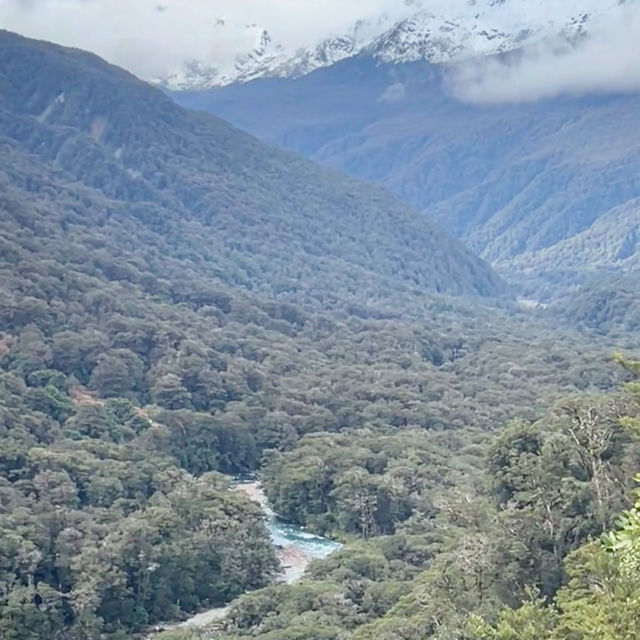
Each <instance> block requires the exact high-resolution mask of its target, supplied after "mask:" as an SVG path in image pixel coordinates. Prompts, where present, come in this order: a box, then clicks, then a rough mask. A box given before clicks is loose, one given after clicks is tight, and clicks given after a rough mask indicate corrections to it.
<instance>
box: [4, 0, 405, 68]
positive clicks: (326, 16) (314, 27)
mask: <svg viewBox="0 0 640 640" xmlns="http://www.w3.org/2000/svg"><path fill="white" fill-rule="evenodd" d="M403 4H404V3H403V1H402V0H0V27H2V28H5V29H9V30H11V31H17V32H19V33H22V34H24V35H28V36H31V37H36V38H42V39H45V40H53V41H55V42H58V43H60V44H65V45H69V46H75V47H79V48H82V49H88V50H91V51H93V52H95V53H97V54H99V55H101V56H102V57H104V58H106V59H107V60H109V61H111V62H114V63H115V64H118V65H121V66H124V67H126V68H128V69H130V70H131V71H133V72H134V73H137V74H138V75H141V76H142V77H144V78H151V77H153V76H156V75H160V74H164V73H166V72H167V71H168V70H169V71H171V70H176V68H178V67H180V66H181V65H182V64H183V63H184V61H185V60H188V59H199V60H211V61H213V62H215V63H217V64H220V63H222V64H225V63H227V62H228V61H229V60H230V59H233V57H235V54H236V53H237V52H238V51H241V52H246V51H247V50H248V49H250V48H251V46H252V45H253V40H252V41H246V40H243V34H244V37H245V38H246V37H247V35H246V32H245V30H244V28H243V27H244V25H246V24H252V23H257V24H258V25H260V26H262V27H265V28H266V29H268V30H269V32H270V33H271V34H272V36H273V38H274V40H275V41H277V42H281V43H282V44H284V45H285V46H286V47H287V49H288V48H292V49H294V50H295V49H297V48H298V47H300V46H303V45H308V44H309V43H312V44H313V43H316V42H319V41H320V40H322V39H324V38H325V37H327V36H328V35H330V34H332V33H340V32H341V31H343V30H344V29H345V28H346V27H348V26H351V25H353V23H354V22H355V21H356V20H358V19H361V18H373V17H376V16H379V15H380V14H382V13H384V12H385V10H388V9H390V11H391V12H392V13H398V12H402V11H403V9H402V7H403ZM220 19H222V20H224V21H225V23H226V27H225V28H224V29H222V28H220V27H219V26H216V23H217V22H218V20H220Z"/></svg>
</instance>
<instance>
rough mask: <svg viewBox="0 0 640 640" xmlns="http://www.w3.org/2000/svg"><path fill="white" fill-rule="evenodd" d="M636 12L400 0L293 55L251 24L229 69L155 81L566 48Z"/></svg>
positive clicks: (621, 3)
mask: <svg viewBox="0 0 640 640" xmlns="http://www.w3.org/2000/svg"><path fill="white" fill-rule="evenodd" d="M639 5H640V0H562V2H559V1H558V0H406V1H405V2H404V3H403V4H402V6H401V7H400V8H398V10H396V11H395V12H394V13H393V14H389V13H386V14H382V15H380V16H379V17H378V18H376V19H374V20H366V21H364V20H361V21H358V22H357V23H356V24H354V25H353V26H352V27H351V28H350V29H348V30H347V31H345V32H344V33H339V34H333V35H331V36H329V37H327V38H326V39H324V40H322V41H321V42H319V43H311V45H310V46H309V47H308V48H302V49H297V50H295V51H293V50H290V49H288V48H287V47H285V46H283V45H282V44H281V43H279V42H278V41H277V40H276V39H275V38H274V37H272V35H271V34H270V33H269V32H268V31H266V30H265V29H263V28H261V27H259V26H256V25H249V26H246V27H245V33H244V36H245V37H243V38H242V42H246V43H248V44H249V43H251V44H250V45H249V46H248V47H247V49H246V51H242V52H240V53H239V54H238V55H237V56H236V58H235V60H234V61H233V62H231V63H229V64H224V65H221V64H220V63H219V62H218V61H216V60H191V61H189V62H188V63H187V64H186V65H185V66H184V67H183V68H181V69H178V70H176V71H175V72H174V73H172V74H170V75H168V76H167V77H165V78H159V79H158V82H159V83H161V84H163V85H165V86H166V87H168V88H170V89H173V90H202V89H207V88H212V87H215V86H224V85H228V84H232V83H235V82H247V81H249V80H253V79H256V78H260V77H297V76H301V75H305V74H307V73H310V72H311V71H313V70H315V69H318V68H320V67H326V66H330V65H332V64H335V63H336V62H338V61H340V60H343V59H344V58H348V57H352V56H355V55H358V54H361V53H367V54H369V55H371V56H373V57H375V58H377V59H379V60H381V61H382V62H387V63H402V62H413V61H417V60H428V61H430V62H434V63H442V62H451V61H456V60H460V59H464V58H468V57H472V56H478V55H491V54H496V53H503V52H507V51H512V50H514V49H517V48H520V47H524V46H528V45H533V44H536V43H538V42H541V41H543V40H546V39H549V38H561V39H562V41H564V42H572V41H574V40H575V39H576V38H579V37H582V36H585V35H588V34H589V33H590V32H591V31H595V30H597V29H598V28H599V27H600V26H601V25H603V24H606V22H607V21H608V20H611V19H615V18H616V17H617V18H618V19H621V18H622V19H623V18H624V12H625V11H628V10H631V9H632V8H637V7H638V6H639ZM216 28H218V29H221V28H222V29H223V28H224V22H222V21H221V22H220V23H218V25H217V27H216Z"/></svg>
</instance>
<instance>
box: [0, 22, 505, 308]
mask: <svg viewBox="0 0 640 640" xmlns="http://www.w3.org/2000/svg"><path fill="white" fill-rule="evenodd" d="M0 68H1V71H2V98H1V103H0V104H1V106H2V111H1V116H0V117H1V118H2V121H1V122H0V134H1V135H2V136H3V142H4V145H5V146H6V145H8V146H9V147H10V148H11V149H12V151H11V153H20V154H32V155H33V156H36V157H37V158H38V160H39V161H40V162H43V163H47V164H49V165H50V166H51V167H53V168H55V169H56V170H57V171H58V176H59V179H58V182H59V183H60V184H63V183H69V182H72V181H73V182H77V183H81V184H82V185H84V186H85V187H87V188H90V189H91V190H92V192H93V193H94V194H99V196H100V197H101V198H102V199H103V200H104V211H103V213H102V214H100V216H98V217H99V219H100V221H101V222H100V223H102V222H104V221H106V220H108V219H111V218H112V217H113V218H114V219H117V218H119V217H121V216H122V215H124V214H125V213H126V215H127V216H128V217H129V218H131V219H135V221H136V222H135V224H137V225H139V226H140V228H141V229H144V230H145V232H146V233H153V234H154V238H155V240H154V241H155V242H156V243H157V246H158V248H159V249H160V250H161V251H162V252H163V253H164V254H165V255H167V256H169V255H186V254H189V255H190V256H191V258H192V259H193V260H195V261H197V262H199V263H200V264H201V265H202V266H203V268H205V269H206V270H207V271H208V273H210V274H211V276H212V277H219V278H221V279H222V280H223V281H225V282H227V283H229V284H232V285H242V286H244V287H246V288H251V289H256V290H262V291H265V292H266V293H269V294H271V295H273V296H280V297H281V298H283V299H290V300H294V301H297V302H301V303H311V304H315V305H316V306H321V305H325V306H327V307H331V306H335V304H336V301H337V300H339V301H340V302H341V304H343V305H345V304H347V303H352V304H362V305H364V306H366V305H371V306H375V305H376V304H378V305H382V306H384V303H385V298H386V297H387V296H391V295H393V292H398V291H399V292H402V291H403V290H408V289H410V288H411V289H416V290H417V291H418V295H420V294H421V292H424V291H425V290H431V291H444V292H450V293H460V294H480V295H498V294H501V293H502V292H503V291H504V286H503V284H502V282H501V281H500V280H499V279H498V278H497V277H496V276H495V274H494V273H493V272H492V271H491V269H490V268H489V267H488V266H487V265H486V264H484V263H483V262H482V261H480V260H479V259H477V258H475V257H474V256H473V255H471V254H470V253H469V252H468V251H467V250H466V249H465V248H464V247H463V246H462V245H461V244H460V243H459V242H457V241H455V240H453V239H451V238H449V237H448V236H447V235H446V234H445V233H444V232H442V231H440V230H439V229H438V228H436V227H435V226H434V225H431V224H430V223H429V222H428V221H426V220H424V219H423V218H422V217H421V216H419V215H418V214H417V213H415V212H414V211H411V210H410V209H409V208H408V207H406V206H405V205H404V204H402V203H401V202H400V201H399V200H397V199H396V198H394V197H393V196H390V195H388V194H387V193H386V192H384V191H383V190H380V189H377V188H374V187H371V186H369V185H363V184H361V183H358V182H355V181H352V180H350V179H348V178H344V177H342V176H340V175H338V174H336V173H334V172H332V171H328V170H325V169H320V168H318V167H316V166H315V165H313V164H311V163H310V162H308V161H305V160H303V159H301V158H300V157H298V156H295V155H292V154H289V153H285V152H280V151H276V150H273V149H270V148H268V147H266V146H264V145H263V144H261V143H259V142H258V141H257V140H255V139H253V138H251V137H249V136H247V135H245V134H243V133H241V132H239V131H237V130H235V129H233V128H232V127H231V126H229V125H227V124H226V123H224V122H222V121H220V120H218V119H216V118H213V117H211V116H205V115H202V114H195V113H191V112H188V111H185V110H183V109H181V108H179V107H177V106H176V105H175V104H174V103H173V102H172V101H170V100H169V99H168V98H166V97H165V96H164V95H163V94H162V93H161V92H159V91H158V90H156V89H153V88H151V87H150V86H148V85H145V84H143V83H141V82H139V81H137V80H136V79H135V78H133V77H131V76H129V75H128V74H126V73H125V72H123V71H121V70H118V69H115V68H112V67H110V66H109V65H107V64H106V63H104V62H102V61H101V60H99V59H98V58H95V57H93V56H91V55H89V54H85V53H82V52H79V51H72V50H67V49H63V48H60V47H56V46H54V45H49V44H44V43H37V42H34V41H29V40H25V39H22V38H20V37H18V36H15V35H12V34H9V33H6V32H5V33H2V35H1V36H0ZM5 158H8V153H6V154H5ZM33 161H34V160H33V159H31V160H30V162H33ZM7 164H8V163H7ZM12 164H13V163H12ZM9 166H11V165H9ZM26 189H27V190H29V186H28V184H27V185H26ZM387 306H390V305H388V304H387Z"/></svg>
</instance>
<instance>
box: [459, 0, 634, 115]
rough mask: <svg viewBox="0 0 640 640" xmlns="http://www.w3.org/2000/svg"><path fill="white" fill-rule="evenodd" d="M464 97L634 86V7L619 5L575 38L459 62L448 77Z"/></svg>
mask: <svg viewBox="0 0 640 640" xmlns="http://www.w3.org/2000/svg"><path fill="white" fill-rule="evenodd" d="M449 82H450V87H451V90H452V92H453V94H454V95H455V96H456V97H457V98H458V99H460V100H462V101H464V102H471V103H475V104H504V103H522V102H534V101H537V100H542V99H549V98H554V97H558V96H561V95H585V94H590V93H613V92H631V91H639V90H640V9H638V8H636V7H633V8H632V7H628V8H625V7H624V6H621V11H620V12H619V13H618V15H616V16H615V17H612V19H610V21H608V22H607V23H606V24H605V25H603V26H602V27H601V28H600V29H599V30H597V31H595V32H593V33H589V34H588V35H587V36H584V37H583V38H581V39H580V40H579V41H578V42H577V43H576V44H574V45H572V46H570V45H568V44H567V43H566V42H563V43H560V42H558V41H555V42H551V41H547V42H545V43H541V44H539V45H537V46H534V47H531V48H529V49H527V50H526V51H522V52H519V53H518V54H511V55H507V56H504V57H503V59H502V60H499V59H496V58H490V59H484V60H474V61H471V62H465V63H461V64H460V65H459V66H458V67H457V68H456V69H455V70H454V71H453V72H452V73H451V74H450V77H449Z"/></svg>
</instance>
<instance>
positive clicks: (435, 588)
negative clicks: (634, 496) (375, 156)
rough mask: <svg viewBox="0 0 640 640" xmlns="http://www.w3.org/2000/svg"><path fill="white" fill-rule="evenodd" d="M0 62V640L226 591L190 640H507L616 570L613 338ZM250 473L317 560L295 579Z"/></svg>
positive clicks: (76, 636)
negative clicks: (247, 478) (602, 540)
mask: <svg viewBox="0 0 640 640" xmlns="http://www.w3.org/2000/svg"><path fill="white" fill-rule="evenodd" d="M0 64H2V71H3V73H2V74H0V83H2V91H0V149H1V150H2V153H1V154H0V252H1V255H2V260H1V262H0V321H1V325H0V327H1V328H0V417H1V418H0V637H2V638H3V639H4V638H7V640H94V639H100V640H123V639H125V638H132V637H139V636H141V635H143V634H145V633H146V632H147V631H148V630H149V629H150V628H152V627H153V626H154V625H156V624H157V623H161V622H169V621H172V620H174V621H177V620H181V619H184V618H185V617H187V616H188V615H189V614H191V613H194V612H196V611H199V610H201V609H205V608H208V607H215V606H218V605H221V604H224V603H227V602H231V601H233V602H234V604H233V605H232V608H231V611H230V614H229V616H228V618H227V619H226V620H225V621H224V624H223V626H224V628H223V629H218V630H210V631H203V632H202V634H204V635H203V637H206V638H208V637H215V635H214V634H217V636H219V637H221V638H225V639H227V640H228V639H230V638H233V639H234V640H236V639H237V638H244V637H257V638H264V639H267V638H268V639H269V640H276V639H277V640H285V639H287V638H289V639H293V638H295V639H297V640H303V639H307V638H308V639H309V640H313V639H318V640H320V639H323V640H343V639H345V638H351V637H352V638H353V639H354V640H358V639H360V640H365V639H369V638H372V639H373V638H376V639H378V638H380V639H384V638H388V639H393V640H396V639H398V640H400V639H401V638H402V639H404V640H413V639H414V638H415V639H416V640H417V639H420V640H422V638H429V637H440V638H449V637H452V638H453V637H465V638H466V637H470V638H473V637H483V638H484V637H486V638H492V637H505V638H506V637H509V636H499V635H495V634H499V633H502V631H501V627H500V625H503V624H507V623H508V622H507V623H504V622H503V620H507V621H508V620H509V619H510V616H512V617H513V616H515V617H516V618H517V619H518V620H523V622H522V624H523V625H524V624H527V622H526V616H527V615H528V613H527V612H528V611H531V610H534V611H536V612H537V611H540V610H542V609H543V607H544V606H547V605H548V608H547V609H544V616H537V614H536V619H537V617H540V618H541V619H547V618H548V619H549V620H550V622H549V625H552V624H553V625H555V626H556V627H558V628H561V625H566V624H568V623H566V622H564V621H563V620H564V618H563V617H562V616H563V615H565V613H564V612H565V611H567V606H568V605H567V604H566V603H567V602H574V600H575V598H574V596H575V589H580V588H582V587H581V586H580V583H579V580H580V579H581V578H580V576H583V575H584V571H585V569H584V567H585V566H586V565H584V564H580V562H582V560H580V558H586V556H584V555H581V554H585V553H587V555H588V553H591V552H585V551H584V548H583V547H582V545H583V544H584V543H587V542H588V541H589V540H591V539H594V540H595V539H597V537H598V536H600V535H601V534H602V533H603V532H605V531H607V530H609V529H611V528H613V527H615V526H617V527H618V529H617V531H618V533H614V534H613V535H612V536H610V537H609V538H608V544H609V549H610V550H611V551H607V554H609V553H611V554H613V555H612V556H609V555H602V554H601V552H600V547H598V546H597V543H591V546H589V547H586V548H587V549H592V550H593V554H592V555H591V556H589V558H590V559H589V562H593V563H596V564H597V563H601V562H603V561H604V560H603V558H609V557H613V558H614V560H613V561H612V562H614V564H612V565H610V569H611V571H614V570H617V569H615V567H616V566H617V565H615V562H618V560H617V558H618V556H616V555H615V554H616V553H617V552H618V550H619V549H622V551H621V554H622V555H621V556H620V557H621V558H622V559H621V560H620V563H621V564H620V566H622V564H625V566H626V563H630V562H632V560H633V558H631V559H629V560H627V559H626V556H624V553H626V552H625V543H624V540H625V539H626V538H625V535H627V534H626V533H625V531H626V529H625V525H623V524H619V525H615V524H614V521H615V518H616V516H617V515H618V514H620V513H622V512H624V510H625V509H629V508H630V507H631V492H632V488H633V475H634V473H636V472H637V470H638V469H639V468H640V445H638V443H637V442H636V439H635V437H634V434H633V427H634V423H633V421H632V420H629V419H627V420H626V421H621V420H620V418H621V417H622V416H637V415H638V407H637V404H638V400H637V398H636V396H635V395H634V389H635V391H636V392H637V388H636V387H631V388H629V389H626V390H620V391H616V390H617V389H620V388H621V385H623V384H624V383H625V382H628V380H629V377H630V376H631V375H633V374H634V373H637V366H636V365H634V364H633V363H629V362H625V365H626V367H627V369H625V368H624V367H621V366H620V365H619V364H616V363H614V362H613V360H612V358H611V354H612V352H613V350H614V348H615V349H620V350H622V351H623V352H625V353H629V354H634V353H636V352H637V350H638V341H637V335H636V334H635V333H634V332H633V331H630V330H628V329H631V328H632V327H630V326H628V325H625V324H624V323H623V324H615V332H611V331H609V329H610V327H608V326H607V325H606V324H604V325H602V327H600V331H599V332H591V331H590V329H589V327H588V326H586V327H585V328H584V331H576V330H574V329H573V328H572V327H571V326H570V325H569V323H566V324H565V323H564V322H563V321H560V320H559V319H558V316H557V315H553V313H552V312H551V311H550V312H549V313H548V314H547V315H544V314H535V313H533V312H524V311H520V310H518V308H517V307H516V306H515V305H514V304H513V303H512V302H511V301H510V299H509V297H508V296H506V297H494V296H502V295H503V294H505V292H506V287H505V285H504V284H503V283H502V282H501V281H500V280H499V279H498V278H497V277H496V276H495V274H493V272H492V271H491V269H490V268H489V267H488V266H487V265H486V264H484V263H483V262H482V261H480V260H478V259H477V258H475V257H474V256H472V255H471V254H469V253H468V252H467V251H466V250H465V249H464V248H463V247H462V246H461V245H459V244H457V243H456V242H455V241H453V240H450V239H449V238H447V237H446V235H444V234H443V233H442V232H440V231H439V230H437V229H436V228H432V227H431V226H429V225H427V224H426V223H425V225H423V224H422V223H421V222H420V221H419V219H418V218H417V217H416V215H417V214H414V213H413V212H411V211H409V210H406V209H404V208H403V205H402V204H401V203H399V202H398V201H397V200H395V199H394V198H393V197H391V196H388V195H386V194H385V193H384V192H381V191H378V190H376V189H373V188H370V187H369V186H367V185H360V184H358V183H355V182H352V181H350V180H347V179H344V178H341V177H339V176H336V175H334V174H331V173H328V172H325V171H323V170H320V169H316V168H315V167H313V165H311V164H308V163H306V162H304V161H302V160H299V159H297V158H295V157H294V156H290V155H288V154H282V153H280V152H277V151H274V150H270V149H267V148H266V147H263V146H262V145H260V144H259V143H257V142H256V141H254V140H252V139H251V138H249V137H247V136H243V135H242V134H239V133H238V132H235V131H234V130H233V129H232V128H230V127H228V125H225V124H224V123H222V122H220V121H218V120H215V119H211V118H209V117H207V116H204V115H196V114H190V113H188V112H185V111H183V110H182V109H179V108H178V107H176V106H175V105H173V104H172V103H171V102H170V101H169V100H168V99H167V98H166V97H164V96H163V95H162V94H161V93H159V92H157V91H155V90H153V89H151V88H149V87H146V86H145V85H143V84H142V83H139V82H137V81H136V80H135V79H132V78H131V77H130V76H128V75H127V74H125V73H124V72H121V71H119V70H117V69H114V68H112V67H109V66H108V65H106V64H105V63H103V62H101V61H99V60H98V59H96V58H94V57H92V56H88V55H86V54H84V53H82V52H77V51H72V50H67V49H61V48H59V47H53V46H49V45H44V44H41V43H33V42H30V41H26V40H22V39H19V38H17V37H15V36H12V35H9V34H1V35H0ZM132 122H133V123H134V124H132ZM134 125H135V126H134ZM154 136H155V137H154ZM125 142H126V145H125ZM125 146H126V148H125ZM256 154H257V155H258V156H259V158H256ZM236 156H237V157H236ZM252 163H253V164H252ZM135 167H137V168H135ZM288 171H290V172H292V173H290V174H288V173H287V172H288ZM136 172H137V173H136ZM287 180H291V181H292V183H294V185H295V188H293V187H291V188H289V187H288V186H287V185H288V182H287ZM251 185H254V186H255V188H256V190H257V191H256V192H254V191H252V188H250V187H251ZM265 198H266V200H265ZM265 203H266V204H265ZM345 203H348V204H345ZM245 216H246V217H245ZM398 220H401V221H403V223H402V224H396V222H397V221H398ZM403 225H405V226H403ZM288 234H289V235H288ZM316 241H317V244H314V243H315V242H316ZM245 242H246V243H245ZM314 252H315V253H314ZM462 293H464V294H466V295H465V296H460V297H457V296H454V295H453V294H462ZM482 294H484V295H482ZM587 324H588V323H587ZM629 370H631V371H629ZM251 472H253V473H255V472H259V473H260V477H261V479H262V481H263V483H264V485H265V489H266V492H267V495H268V496H269V498H270V500H271V502H272V504H273V505H274V507H275V508H276V510H277V511H279V512H280V513H281V514H282V515H283V516H285V517H286V518H288V519H289V520H290V521H292V522H294V523H297V524H300V525H304V526H307V527H308V528H309V529H310V530H313V531H315V532H318V533H323V534H326V535H329V536H332V537H335V538H336V539H339V540H341V541H342V542H344V543H345V546H344V547H343V548H342V549H341V550H340V551H338V552H337V553H335V554H333V555H331V556H330V557H329V558H328V559H327V560H325V561H322V562H318V563H316V564H315V565H313V566H312V567H311V569H310V572H309V574H308V575H307V576H306V577H305V579H304V580H303V581H302V582H300V583H299V584H297V585H293V586H287V585H283V584H277V583H276V581H275V579H276V573H277V570H278V567H277V560H276V556H275V552H274V549H273V546H272V544H271V541H270V539H269V536H268V532H267V529H266V527H265V523H264V521H263V517H262V512H261V510H260V509H259V508H258V507H257V506H256V505H254V504H253V503H251V502H250V501H249V500H248V499H246V498H244V497H243V496H242V495H241V494H238V493H234V492H231V491H229V486H230V478H231V477H232V476H234V475H239V474H245V473H251ZM634 514H635V512H634V511H628V514H627V517H626V520H627V521H628V526H629V527H633V518H634ZM632 533H633V532H632ZM602 553H604V552H602ZM568 554H569V555H568ZM599 554H600V555H599ZM576 558H577V559H576ZM584 561H585V562H586V561H587V560H584ZM565 563H566V564H565ZM612 567H613V568H612ZM581 571H582V572H583V573H580V572H581ZM621 571H622V569H620V572H621ZM611 575H613V574H611ZM619 576H622V573H620V574H619ZM612 579H613V578H612ZM620 579H621V580H622V577H620ZM573 580H577V581H578V582H577V583H575V584H577V586H576V587H575V589H574V591H571V589H572V588H573V587H572V586H571V585H572V584H573V582H572V581H573ZM617 584H618V583H616V585H617ZM612 588H613V587H612ZM616 588H617V586H616ZM620 588H622V589H626V588H627V586H622V587H620ZM534 590H537V591H534ZM246 592H250V593H249V594H247V595H246V596H244V597H243V598H241V599H239V600H238V599H237V597H238V596H240V595H241V594H243V593H246ZM567 594H568V595H567ZM585 597H586V596H585ZM527 598H528V599H529V600H531V602H530V603H529V604H525V605H524V608H523V609H519V608H518V607H519V606H520V605H521V604H522V603H523V602H527ZM542 599H544V601H543V600H542ZM585 606H586V605H585ZM594 606H595V605H594ZM509 607H511V609H510V608H509ZM527 607H529V608H527ZM503 608H504V612H503V613H502V614H501V613H500V611H501V610H502V609H503ZM532 608H534V609H532ZM500 615H501V616H502V618H500ZM532 615H533V614H532ZM470 625H471V626H470ZM559 625H560V626H559ZM550 628H551V626H550ZM473 633H475V634H476V636H473V635H469V634H473ZM447 634H448V635H447ZM455 634H458V635H457V636H456V635H455ZM460 634H467V635H460ZM477 634H484V636H482V635H480V636H478V635H477ZM492 634H494V635H492ZM196 635H197V633H196ZM172 636H173V637H189V632H182V631H169V632H167V637H168V638H171V637H172ZM560 637H564V636H560ZM584 637H585V638H586V637H590V636H584ZM630 637H632V636H630ZM578 638H580V636H578ZM571 640H573V637H572V638H571Z"/></svg>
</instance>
